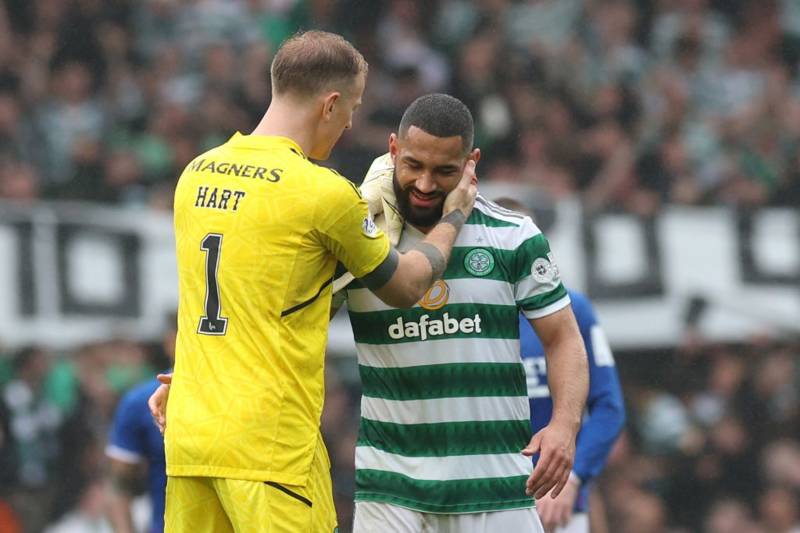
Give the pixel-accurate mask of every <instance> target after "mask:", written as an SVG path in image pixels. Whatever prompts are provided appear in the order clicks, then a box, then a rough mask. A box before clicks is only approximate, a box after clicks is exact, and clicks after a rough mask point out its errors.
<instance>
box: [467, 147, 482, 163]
mask: <svg viewBox="0 0 800 533" xmlns="http://www.w3.org/2000/svg"><path fill="white" fill-rule="evenodd" d="M467 159H469V160H472V161H475V162H476V163H477V162H478V161H480V160H481V149H480V148H475V149H474V150H472V151H471V152H470V153H469V155H468V156H467Z"/></svg>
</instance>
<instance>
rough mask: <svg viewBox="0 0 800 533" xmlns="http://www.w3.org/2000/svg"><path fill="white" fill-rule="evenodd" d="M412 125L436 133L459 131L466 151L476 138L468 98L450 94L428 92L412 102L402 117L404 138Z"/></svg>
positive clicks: (401, 135) (458, 133) (401, 134)
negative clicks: (466, 102) (462, 99)
mask: <svg viewBox="0 0 800 533" xmlns="http://www.w3.org/2000/svg"><path fill="white" fill-rule="evenodd" d="M411 126H416V127H418V128H419V129H421V130H423V131H425V132H426V133H429V134H430V135H433V136H435V137H454V136H456V135H458V136H459V137H461V141H462V143H463V146H464V152H469V151H470V150H472V142H473V140H474V139H475V126H474V124H473V121H472V113H470V112H469V109H467V106H465V105H464V102H462V101H461V100H459V99H458V98H455V97H453V96H450V95H448V94H441V93H434V94H426V95H425V96H420V97H419V98H417V99H416V100H414V101H413V102H411V105H410V106H408V109H406V112H405V113H403V118H402V119H401V120H400V129H399V131H398V133H399V135H400V137H401V138H403V137H405V136H406V134H408V129H409V128H410V127H411Z"/></svg>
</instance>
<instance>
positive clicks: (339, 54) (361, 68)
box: [270, 30, 368, 96]
mask: <svg viewBox="0 0 800 533" xmlns="http://www.w3.org/2000/svg"><path fill="white" fill-rule="evenodd" d="M367 69H368V65H367V61H366V60H365V59H364V56H363V55H361V52H359V51H358V50H356V48H355V47H354V46H353V45H352V44H350V42H348V41H347V40H346V39H345V38H344V37H342V36H341V35H337V34H335V33H329V32H326V31H317V30H314V31H306V32H298V33H296V34H294V35H292V36H291V37H289V38H288V39H287V40H285V41H284V42H283V44H281V46H280V48H279V49H278V52H277V53H276V54H275V57H274V58H273V59H272V67H271V69H270V73H271V75H272V89H273V91H274V92H275V94H284V93H293V94H297V95H300V96H313V95H315V94H319V93H320V92H322V91H324V90H326V89H329V88H331V86H335V85H336V84H338V83H342V82H350V81H352V80H354V79H355V77H356V76H358V74H359V73H361V72H364V73H366V72H367Z"/></svg>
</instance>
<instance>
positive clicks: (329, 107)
mask: <svg viewBox="0 0 800 533" xmlns="http://www.w3.org/2000/svg"><path fill="white" fill-rule="evenodd" d="M341 96H342V93H340V92H338V91H334V92H332V93H328V95H327V96H325V99H324V100H323V102H322V103H323V107H322V118H323V120H325V121H326V122H327V121H328V120H330V119H331V117H332V116H333V112H334V110H335V109H336V104H337V103H339V98H340V97H341Z"/></svg>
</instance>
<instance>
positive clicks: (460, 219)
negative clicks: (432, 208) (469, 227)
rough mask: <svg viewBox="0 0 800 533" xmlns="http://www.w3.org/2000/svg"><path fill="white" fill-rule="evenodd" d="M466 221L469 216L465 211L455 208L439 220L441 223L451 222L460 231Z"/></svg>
mask: <svg viewBox="0 0 800 533" xmlns="http://www.w3.org/2000/svg"><path fill="white" fill-rule="evenodd" d="M466 221H467V218H466V217H465V216H464V213H462V212H461V210H460V209H455V210H453V211H450V212H449V213H447V214H446V215H445V216H443V217H442V218H441V220H439V224H450V225H451V226H453V227H454V228H455V229H456V231H457V232H458V231H461V226H463V225H464V222H466Z"/></svg>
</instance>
